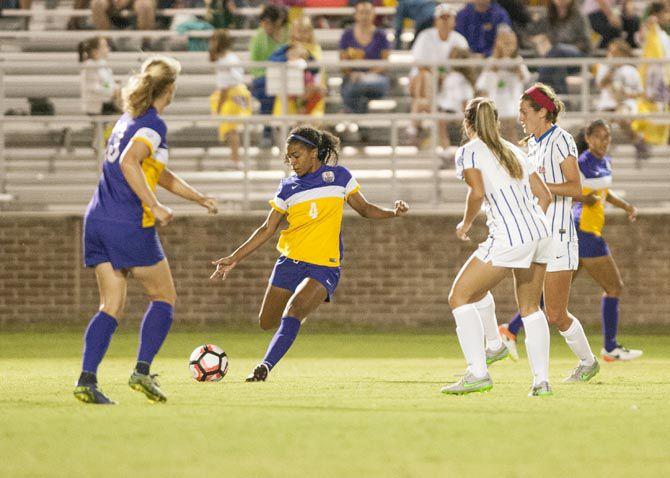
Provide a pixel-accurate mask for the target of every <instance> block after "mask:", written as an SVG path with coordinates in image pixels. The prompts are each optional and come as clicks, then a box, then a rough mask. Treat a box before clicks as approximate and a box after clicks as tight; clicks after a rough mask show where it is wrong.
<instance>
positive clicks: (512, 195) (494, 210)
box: [456, 138, 551, 247]
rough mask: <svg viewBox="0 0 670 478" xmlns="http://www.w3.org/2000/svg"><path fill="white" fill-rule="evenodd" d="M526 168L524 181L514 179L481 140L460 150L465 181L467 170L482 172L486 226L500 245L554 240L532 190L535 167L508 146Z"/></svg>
mask: <svg viewBox="0 0 670 478" xmlns="http://www.w3.org/2000/svg"><path fill="white" fill-rule="evenodd" d="M505 144H506V145H507V147H508V148H509V149H510V150H512V152H513V153H514V154H515V155H516V157H517V159H518V160H519V162H520V163H521V166H522V168H523V177H522V178H521V179H514V178H512V177H511V176H510V175H509V173H508V172H507V170H506V169H505V168H504V167H503V165H502V164H500V161H498V159H497V158H496V157H495V156H494V154H493V153H492V152H491V150H489V148H488V146H486V144H484V142H483V141H482V140H480V139H479V138H476V139H473V140H472V141H470V142H469V143H467V144H466V145H464V146H462V147H461V148H459V150H458V152H457V153H456V174H457V176H458V177H459V178H460V179H463V171H464V170H465V169H470V168H475V169H478V170H479V171H481V174H482V178H483V179H484V191H485V193H486V199H485V202H484V210H485V212H486V225H487V226H488V228H489V234H490V235H491V236H492V237H493V240H494V241H496V242H498V241H500V242H498V244H506V245H508V246H509V247H515V246H520V245H522V244H527V243H530V242H533V241H537V240H539V239H542V238H545V237H550V236H551V230H550V229H549V225H548V224H547V219H546V217H545V215H544V213H543V212H542V209H541V208H540V206H539V205H538V204H537V201H536V199H535V196H533V193H532V192H531V190H530V183H529V181H528V176H529V174H530V173H531V172H532V171H533V166H532V164H531V163H530V162H528V159H527V158H526V156H525V155H524V153H523V152H522V151H521V150H520V149H519V148H517V147H516V146H514V145H513V144H511V143H508V142H505Z"/></svg>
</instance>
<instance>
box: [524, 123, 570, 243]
mask: <svg viewBox="0 0 670 478" xmlns="http://www.w3.org/2000/svg"><path fill="white" fill-rule="evenodd" d="M568 156H574V157H575V158H577V157H579V155H578V154H577V145H576V144H575V140H574V138H573V137H572V135H571V134H570V133H568V132H567V131H565V130H564V129H562V128H560V127H558V126H556V125H554V126H552V127H551V128H550V129H549V130H548V131H547V132H546V133H544V134H543V135H542V136H540V137H539V138H537V139H536V138H535V137H534V136H531V138H530V140H529V141H528V159H529V160H530V161H531V162H532V163H533V164H534V165H535V167H536V168H537V172H538V173H539V174H540V176H541V177H542V179H544V182H546V183H550V184H560V183H564V182H565V176H563V171H561V163H562V162H563V161H564V160H565V158H567V157H568ZM547 220H548V221H549V225H550V226H551V232H552V235H553V236H554V239H556V240H558V241H560V242H565V241H568V242H571V241H576V240H577V233H576V232H575V226H574V222H573V220H572V198H571V197H569V196H558V195H556V194H554V197H553V201H552V202H551V204H550V205H549V209H547Z"/></svg>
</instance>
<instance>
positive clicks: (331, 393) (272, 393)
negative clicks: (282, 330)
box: [0, 328, 670, 478]
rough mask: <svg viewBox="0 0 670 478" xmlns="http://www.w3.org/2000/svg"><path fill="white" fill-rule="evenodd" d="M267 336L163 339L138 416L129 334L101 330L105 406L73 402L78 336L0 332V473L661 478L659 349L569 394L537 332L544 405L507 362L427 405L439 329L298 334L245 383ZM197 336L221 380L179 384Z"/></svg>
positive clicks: (521, 369) (665, 451)
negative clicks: (225, 358)
mask: <svg viewBox="0 0 670 478" xmlns="http://www.w3.org/2000/svg"><path fill="white" fill-rule="evenodd" d="M269 337H270V335H268V334H267V333H261V332H260V331H259V332H257V333H254V332H247V333H243V332H235V333H226V332H215V333H214V332H212V333H207V334H198V333H173V334H171V335H170V336H169V337H168V340H167V342H166V344H165V347H164V349H163V350H162V351H161V353H160V355H159V356H158V358H157V360H156V362H155V364H154V367H153V371H154V372H158V373H161V378H160V380H161V385H162V386H163V389H164V390H165V391H166V393H167V394H168V396H169V401H168V402H167V404H150V403H148V402H147V401H146V400H145V399H144V398H143V396H141V395H139V394H138V393H137V392H133V391H132V390H130V389H129V388H128V386H127V384H126V382H127V379H128V375H129V373H130V371H131V368H132V366H133V365H134V356H135V350H136V347H137V337H136V335H135V334H117V335H116V336H115V337H114V339H113V341H112V345H111V347H110V350H109V353H108V356H107V359H106V360H105V361H104V362H103V364H102V366H101V368H100V371H99V375H100V377H101V385H102V388H103V390H104V391H105V392H107V393H108V394H109V395H110V396H111V397H112V398H114V399H116V400H118V401H119V402H120V404H119V405H117V406H113V407H105V406H86V405H83V404H81V403H79V402H77V401H75V399H74V398H73V396H72V388H73V384H74V381H75V379H76V377H77V375H78V371H79V367H80V358H79V353H80V350H81V333H59V334H41V335H40V334H34V333H33V334H8V333H5V334H0V477H60V476H63V477H79V476H95V477H96V478H100V477H128V476H147V477H193V476H205V477H215V476H216V477H222V478H223V477H226V478H228V477H274V476H277V477H279V476H281V477H298V476H300V477H321V478H323V477H331V476H332V477H359V476H360V477H377V476H379V477H382V476H383V477H391V476H392V477H396V476H398V477H447V476H465V477H469V476H496V477H497V476H502V477H517V476H545V477H549V476H552V477H553V476H556V477H559V476H560V477H565V476H570V477H571V478H573V477H578V476H607V477H608V478H611V477H617V476H626V477H631V476H658V477H660V476H668V474H670V451H669V450H670V448H669V447H668V439H669V438H670V432H669V430H670V402H669V401H668V395H669V394H670V337H667V336H665V337H659V336H635V337H629V338H628V340H627V341H626V340H625V339H626V337H624V338H623V339H624V343H630V344H631V346H633V345H634V346H635V347H639V348H642V349H644V351H645V356H644V357H643V358H642V359H640V360H638V361H636V362H631V363H613V364H607V363H603V364H602V370H601V373H600V375H599V376H597V377H596V378H595V379H594V382H593V383H588V384H569V385H568V384H562V383H561V379H562V378H563V377H564V376H565V375H567V374H568V372H569V371H570V369H571V368H572V367H573V366H574V360H573V359H572V358H571V357H570V356H569V350H568V348H567V347H566V346H565V344H564V343H563V342H562V340H560V338H559V337H557V336H554V335H552V363H551V378H552V381H553V385H554V392H555V396H553V397H547V398H528V397H527V396H526V393H527V391H528V386H529V385H530V372H529V367H528V364H527V362H526V360H525V358H523V357H522V360H521V361H520V362H517V363H514V362H512V361H510V360H505V361H503V362H500V363H496V364H494V365H493V366H492V367H491V375H492V377H493V379H494V382H495V386H494V388H493V390H492V391H491V392H489V393H486V394H475V395H469V396H463V397H453V396H445V395H442V394H440V392H439V390H440V387H441V386H442V385H444V384H445V383H447V382H450V381H453V380H456V377H454V374H456V373H460V372H461V371H463V370H464V368H465V365H464V361H463V359H462V358H461V353H460V350H459V348H458V343H457V341H456V338H455V336H453V335H442V334H410V333H398V334H390V333H388V334H359V333H352V334H323V333H310V331H309V328H306V329H305V330H304V332H303V333H302V334H301V336H300V337H299V338H298V340H297V342H296V344H295V345H294V347H293V349H292V350H291V352H290V353H289V354H288V356H287V357H286V358H285V359H284V360H283V361H282V363H281V364H280V365H279V366H278V367H277V369H276V370H275V371H274V372H273V373H272V375H271V377H270V380H269V381H268V382H266V383H250V384H247V383H244V382H243V379H244V376H245V375H246V374H247V373H248V372H249V371H250V370H251V368H252V367H253V365H254V364H255V363H256V362H257V361H258V359H259V358H260V357H261V356H262V354H263V352H264V350H265V346H266V344H267V341H268V339H269ZM205 341H209V342H212V343H216V344H218V345H220V346H222V347H223V348H224V349H225V350H226V352H227V353H228V355H229V357H230V371H229V373H228V375H227V376H226V377H225V378H224V380H223V381H221V382H218V383H198V382H195V381H194V380H192V379H191V378H190V376H189V372H188V366H187V360H188V355H189V353H190V352H191V350H192V349H193V348H194V347H195V346H196V345H198V344H200V343H202V342H205ZM591 343H592V344H594V349H595V348H596V346H597V347H598V348H599V344H600V341H599V337H597V336H592V337H591Z"/></svg>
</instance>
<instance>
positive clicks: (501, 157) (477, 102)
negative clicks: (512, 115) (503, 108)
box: [465, 97, 523, 179]
mask: <svg viewBox="0 0 670 478" xmlns="http://www.w3.org/2000/svg"><path fill="white" fill-rule="evenodd" d="M465 121H466V122H467V123H468V127H469V128H470V129H472V130H473V131H475V132H476V133H477V137H479V139H481V140H482V141H483V142H484V144H486V146H488V148H489V149H490V150H491V152H492V153H493V155H494V156H495V157H496V158H497V159H498V161H499V162H500V164H501V165H502V166H503V167H504V168H505V169H506V170H507V172H508V173H509V175H510V176H511V177H513V178H514V179H521V178H522V177H523V168H522V167H521V163H519V160H518V159H517V157H516V155H515V154H514V153H513V152H512V150H511V149H510V148H509V147H508V146H507V145H506V144H505V143H504V142H503V139H502V138H501V137H500V131H499V130H498V111H497V110H496V107H495V105H494V104H493V102H492V101H491V100H489V99H486V98H481V97H480V98H474V99H473V100H471V101H470V102H469V103H468V106H467V108H466V109H465Z"/></svg>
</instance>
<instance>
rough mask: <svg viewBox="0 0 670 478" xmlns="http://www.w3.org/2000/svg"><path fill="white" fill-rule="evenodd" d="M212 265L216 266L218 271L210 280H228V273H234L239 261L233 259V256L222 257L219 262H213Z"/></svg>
mask: <svg viewBox="0 0 670 478" xmlns="http://www.w3.org/2000/svg"><path fill="white" fill-rule="evenodd" d="M212 264H215V265H216V270H215V271H214V273H213V274H212V275H211V276H209V278H210V279H217V278H219V277H220V278H221V280H226V277H228V273H229V272H230V271H232V270H233V269H234V268H235V266H236V265H237V261H235V260H234V259H233V256H228V257H222V258H221V259H219V260H218V261H212Z"/></svg>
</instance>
